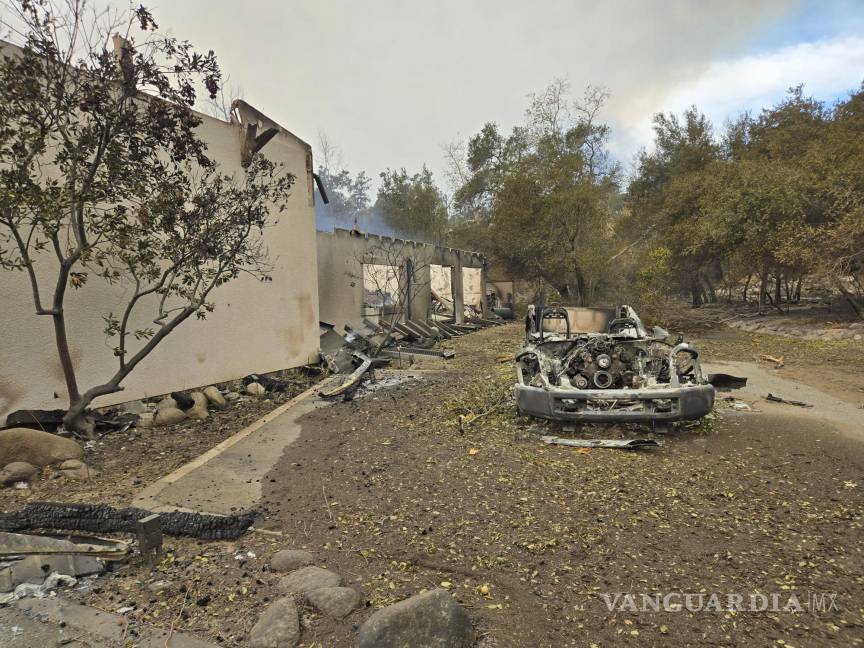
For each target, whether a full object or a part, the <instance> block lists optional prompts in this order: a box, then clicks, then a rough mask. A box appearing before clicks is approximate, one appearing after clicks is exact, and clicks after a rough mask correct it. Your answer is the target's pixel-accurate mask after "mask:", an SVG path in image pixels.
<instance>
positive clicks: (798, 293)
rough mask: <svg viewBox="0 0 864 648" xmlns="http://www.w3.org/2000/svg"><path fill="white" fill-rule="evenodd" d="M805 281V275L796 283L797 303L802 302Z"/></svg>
mask: <svg viewBox="0 0 864 648" xmlns="http://www.w3.org/2000/svg"><path fill="white" fill-rule="evenodd" d="M802 281H804V276H803V275H802V276H800V277H798V282H797V283H796V284H795V303H796V304H800V303H801V282H802Z"/></svg>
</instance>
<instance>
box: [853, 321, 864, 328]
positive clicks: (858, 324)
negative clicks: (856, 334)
mask: <svg viewBox="0 0 864 648" xmlns="http://www.w3.org/2000/svg"><path fill="white" fill-rule="evenodd" d="M849 328H850V329H864V322H852V323H851V324H850V325H849Z"/></svg>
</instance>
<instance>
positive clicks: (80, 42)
mask: <svg viewBox="0 0 864 648" xmlns="http://www.w3.org/2000/svg"><path fill="white" fill-rule="evenodd" d="M14 6H15V10H16V11H15V14H14V16H11V17H10V18H9V20H13V21H14V28H15V33H19V34H22V42H21V45H22V49H20V50H19V49H12V48H9V49H7V50H6V51H4V52H3V58H2V61H0V267H2V268H4V269H8V270H17V271H21V272H24V273H25V274H26V275H27V277H28V279H29V283H30V288H31V291H32V297H33V304H34V308H35V312H36V314H37V315H39V316H46V317H50V318H51V320H52V322H53V325H54V333H55V340H56V346H57V353H58V356H59V359H60V364H61V366H62V369H63V375H64V378H65V381H66V387H67V390H68V394H69V410H68V412H67V414H66V416H65V417H64V421H63V423H64V426H65V427H67V429H70V430H76V431H79V432H80V431H85V430H86V429H87V423H86V420H85V417H84V413H85V409H86V408H87V407H88V405H89V404H90V403H91V402H92V401H93V399H94V398H97V397H98V396H102V395H106V394H110V393H113V392H117V391H120V390H121V389H122V386H121V383H122V381H123V379H124V378H125V377H126V376H127V375H129V373H130V372H132V370H133V369H134V368H135V367H136V366H137V365H138V364H139V363H140V362H141V361H142V360H143V359H144V358H145V357H147V356H148V355H149V354H150V353H151V352H152V351H153V350H154V349H155V348H156V346H157V345H158V344H159V343H160V342H161V341H162V340H163V339H164V338H165V337H166V336H167V335H169V334H170V333H171V332H172V331H173V330H174V329H175V328H176V327H177V326H179V325H180V324H181V323H182V322H184V321H185V320H187V319H188V318H189V317H191V316H193V315H194V316H197V317H199V318H203V317H205V316H206V314H207V312H209V311H211V310H212V309H213V308H214V304H213V303H212V302H211V301H210V294H211V292H212V291H213V290H214V289H216V288H217V287H218V286H220V285H222V284H224V283H225V282H227V281H230V280H232V279H234V278H236V277H237V276H239V275H240V274H241V273H249V274H252V275H254V276H257V277H260V278H262V279H266V278H267V271H268V268H269V264H268V261H267V255H266V248H265V247H264V245H263V241H262V234H263V230H264V228H265V227H266V226H268V225H269V224H272V217H271V214H272V213H274V212H275V211H278V210H280V209H281V208H282V207H283V206H284V204H285V200H286V198H287V195H288V189H289V187H290V186H291V184H292V182H293V180H294V178H293V176H291V175H290V174H286V173H284V172H283V171H282V170H281V169H280V168H278V167H277V166H276V165H274V164H273V163H271V162H269V161H267V160H266V159H264V158H262V157H260V156H257V157H254V158H253V159H252V161H251V164H250V165H249V166H248V168H247V169H246V171H245V172H244V173H243V174H242V175H241V177H236V178H235V177H227V176H225V175H223V174H221V173H220V172H219V169H218V168H217V167H216V165H215V164H214V162H213V161H212V160H211V159H210V158H208V156H207V151H206V146H205V145H204V143H203V142H202V141H201V140H200V138H199V137H198V135H197V134H196V127H197V126H198V125H199V123H200V118H199V117H198V116H197V115H196V114H195V113H193V112H192V110H191V107H192V105H193V104H194V102H195V99H196V96H197V93H196V87H198V85H199V84H201V83H203V85H204V86H205V87H206V89H207V92H208V93H209V94H210V96H215V95H216V93H217V91H218V89H219V83H220V76H219V68H218V66H217V64H216V59H215V56H214V55H213V53H212V52H208V53H206V54H202V53H199V52H196V51H195V50H194V49H193V48H192V46H191V45H190V44H189V43H187V42H185V41H180V40H177V39H175V38H170V37H164V36H160V35H159V34H158V32H157V26H156V24H155V22H154V20H153V17H152V16H151V15H150V13H149V12H148V11H147V10H146V9H145V8H143V7H139V8H138V9H136V10H134V11H133V12H131V13H130V14H129V15H128V16H126V17H124V18H123V21H122V22H111V23H106V22H104V20H103V18H104V16H98V15H97V16H95V17H94V16H93V14H92V13H90V12H88V11H86V10H85V7H84V5H83V4H82V3H80V2H71V3H69V4H65V3H63V4H60V3H58V4H56V5H55V4H54V3H53V2H50V1H49V0H38V1H27V0H21V1H20V2H19V3H18V4H16V5H14ZM10 13H11V12H10ZM118 31H119V32H122V33H125V34H126V36H127V38H126V39H122V38H120V37H117V36H115V47H116V49H115V51H109V50H108V49H107V48H106V44H107V43H110V42H111V34H113V33H116V32H118ZM132 32H135V33H137V34H138V35H139V36H140V40H141V45H139V46H136V45H135V44H134V43H133V42H132V41H131V40H129V39H130V38H131V36H130V34H131V33H132ZM94 279H95V280H100V281H103V282H107V283H110V284H114V283H122V284H123V285H124V286H127V287H128V288H129V290H128V291H127V296H128V301H127V302H126V303H125V305H123V306H122V307H121V309H120V311H119V312H116V313H105V314H104V317H103V318H104V320H105V333H106V335H107V336H108V337H109V338H111V339H113V341H114V349H113V352H114V355H115V356H116V358H117V362H118V365H117V369H116V371H115V372H114V373H113V374H112V375H110V376H106V378H105V380H104V382H101V383H99V384H97V385H94V386H91V387H89V388H87V389H81V388H80V386H79V384H78V379H77V376H76V369H75V367H74V365H73V363H72V360H71V358H70V353H69V331H68V330H67V321H66V319H67V318H66V308H65V307H66V305H67V302H68V301H69V300H70V299H73V298H74V297H73V295H74V294H75V289H77V288H80V287H81V286H83V285H84V284H85V283H87V282H88V281H91V280H94ZM148 308H149V309H150V310H151V311H153V313H152V316H151V317H152V325H146V326H138V325H135V324H133V322H136V321H138V322H140V321H141V317H140V315H141V311H142V309H143V310H146V309H148Z"/></svg>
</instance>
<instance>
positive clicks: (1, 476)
mask: <svg viewBox="0 0 864 648" xmlns="http://www.w3.org/2000/svg"><path fill="white" fill-rule="evenodd" d="M38 472H39V469H38V468H37V467H36V466H34V465H33V464H29V463H27V462H26V461H13V462H12V463H10V464H7V465H6V466H5V467H4V468H3V470H0V482H2V483H3V485H4V486H9V485H11V484H15V483H17V482H29V481H30V480H31V479H33V477H34V476H35V475H36V473H38Z"/></svg>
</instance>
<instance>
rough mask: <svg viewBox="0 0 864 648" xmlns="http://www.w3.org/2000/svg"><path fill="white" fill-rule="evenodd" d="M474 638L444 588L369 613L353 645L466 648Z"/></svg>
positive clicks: (361, 647)
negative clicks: (370, 614) (371, 613)
mask: <svg viewBox="0 0 864 648" xmlns="http://www.w3.org/2000/svg"><path fill="white" fill-rule="evenodd" d="M473 641H474V628H473V626H472V625H471V619H470V618H469V617H468V614H467V613H466V612H465V610H464V609H462V606H461V605H459V604H458V603H457V602H456V601H454V600H453V597H452V596H450V594H449V593H448V592H447V590H444V589H434V590H432V591H431V592H424V593H423V594H418V595H416V596H412V597H411V598H409V599H406V600H404V601H400V602H399V603H394V604H393V605H389V606H387V607H386V608H384V609H382V610H378V611H377V612H375V613H374V614H373V615H372V616H370V617H369V618H368V619H367V620H366V622H365V623H364V624H363V625H362V626H361V627H360V632H358V633H357V641H356V643H355V644H354V645H355V646H356V648H402V647H403V646H418V647H419V646H423V647H424V648H467V646H470V645H471V643H472V642H473Z"/></svg>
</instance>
